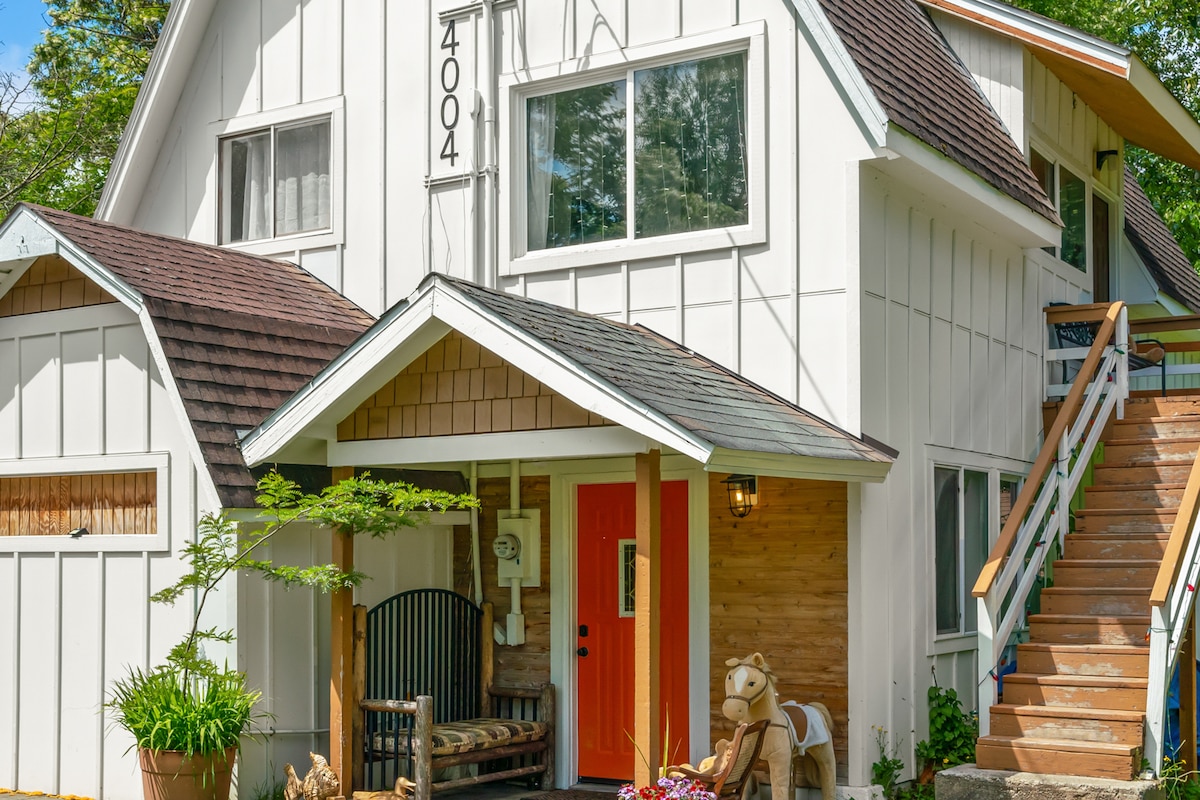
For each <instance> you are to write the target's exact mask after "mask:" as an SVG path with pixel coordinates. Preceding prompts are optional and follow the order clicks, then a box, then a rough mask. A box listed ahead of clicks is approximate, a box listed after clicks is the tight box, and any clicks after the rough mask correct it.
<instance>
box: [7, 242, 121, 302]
mask: <svg viewBox="0 0 1200 800" xmlns="http://www.w3.org/2000/svg"><path fill="white" fill-rule="evenodd" d="M115 302H116V299H115V298H114V297H113V296H112V295H110V294H109V293H108V292H106V291H104V290H103V289H101V288H100V286H99V285H98V284H96V283H95V282H93V281H92V280H91V279H90V278H87V277H86V276H84V274H83V273H82V272H80V271H79V270H77V269H75V267H73V266H71V265H70V264H69V263H68V262H67V260H66V259H65V258H63V257H62V256H57V255H49V256H42V257H41V258H39V259H38V260H37V261H34V262H33V264H31V265H30V267H29V269H27V270H25V274H24V275H22V276H21V277H20V278H18V279H17V282H16V283H14V284H13V286H12V288H11V289H9V290H8V292H7V293H6V294H5V295H4V296H3V297H0V317H15V316H17V315H19V314H37V313H39V312H41V311H61V310H62V309H64V308H81V307H83V306H96V305H100V304H102V303H115Z"/></svg>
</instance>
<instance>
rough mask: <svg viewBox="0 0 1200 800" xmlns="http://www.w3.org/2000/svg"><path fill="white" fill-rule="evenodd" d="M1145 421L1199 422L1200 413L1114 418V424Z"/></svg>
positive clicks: (1137, 423)
mask: <svg viewBox="0 0 1200 800" xmlns="http://www.w3.org/2000/svg"><path fill="white" fill-rule="evenodd" d="M1147 422H1200V414H1176V415H1174V416H1169V417H1164V416H1157V417H1134V418H1132V419H1115V420H1113V424H1114V425H1144V424H1145V423H1147Z"/></svg>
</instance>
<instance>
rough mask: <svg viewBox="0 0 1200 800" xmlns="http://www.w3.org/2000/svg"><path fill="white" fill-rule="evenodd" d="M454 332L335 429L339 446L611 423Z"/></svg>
mask: <svg viewBox="0 0 1200 800" xmlns="http://www.w3.org/2000/svg"><path fill="white" fill-rule="evenodd" d="M610 424H612V423H610V422H608V421H607V420H606V419H604V418H603V417H601V416H598V415H596V414H592V413H589V412H588V411H586V410H584V409H583V408H580V407H579V406H577V405H576V404H575V403H572V402H571V401H570V400H568V399H567V398H565V397H563V396H562V395H560V394H557V393H556V392H553V391H551V390H550V389H549V388H548V387H546V386H544V385H542V384H541V383H540V382H538V381H536V380H534V379H533V378H531V377H529V376H528V375H526V374H525V373H523V372H521V370H519V369H517V368H516V367H514V366H512V365H510V364H509V363H507V362H506V361H504V360H503V359H502V358H500V357H499V356H497V355H496V354H495V353H492V352H491V351H489V350H488V349H487V348H485V347H481V346H480V345H479V344H478V343H476V342H474V341H472V340H471V339H467V338H465V337H463V336H461V335H459V334H458V333H456V332H451V333H449V334H447V335H446V336H445V337H443V338H442V340H441V341H439V342H438V343H437V344H435V345H433V347H431V348H429V349H428V350H427V351H426V352H425V353H424V354H422V355H421V356H420V357H419V358H417V359H416V360H415V361H413V363H411V364H409V365H408V366H407V367H406V368H405V369H404V371H403V372H401V373H400V374H399V375H397V376H396V378H395V379H394V380H391V381H389V382H388V383H387V384H386V385H385V386H384V387H383V388H382V389H380V390H379V391H378V392H376V393H375V395H374V396H373V397H371V398H370V399H369V400H367V401H366V402H365V403H363V404H362V405H361V406H359V407H358V409H357V410H355V412H354V413H353V414H351V415H350V416H348V417H346V419H344V420H342V422H341V424H339V425H338V428H337V437H338V441H340V442H356V441H363V440H366V439H407V438H411V437H416V436H450V435H454V434H468V433H501V432H507V431H530V430H551V429H556V428H585V427H594V426H600V425H610Z"/></svg>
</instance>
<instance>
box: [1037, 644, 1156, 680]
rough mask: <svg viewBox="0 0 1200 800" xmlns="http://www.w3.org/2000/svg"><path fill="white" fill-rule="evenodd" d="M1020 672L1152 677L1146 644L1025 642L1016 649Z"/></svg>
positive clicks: (1110, 676) (1148, 650)
mask: <svg viewBox="0 0 1200 800" xmlns="http://www.w3.org/2000/svg"><path fill="white" fill-rule="evenodd" d="M1017 669H1019V670H1020V671H1021V672H1022V673H1025V674H1038V675H1093V676H1102V677H1108V678H1145V677H1146V676H1148V675H1149V674H1150V648H1149V646H1148V645H1147V644H1146V643H1145V642H1142V643H1141V644H1136V645H1103V644H1049V643H1046V642H1026V643H1025V644H1019V645H1017Z"/></svg>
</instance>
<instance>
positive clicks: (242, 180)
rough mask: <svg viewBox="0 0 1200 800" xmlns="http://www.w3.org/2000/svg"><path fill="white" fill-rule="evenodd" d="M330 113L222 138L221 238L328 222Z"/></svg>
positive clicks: (305, 229) (302, 229) (310, 228)
mask: <svg viewBox="0 0 1200 800" xmlns="http://www.w3.org/2000/svg"><path fill="white" fill-rule="evenodd" d="M330 135H331V134H330V121H329V119H328V118H325V119H319V120H310V121H307V122H300V123H294V124H288V125H276V126H272V127H270V128H267V129H265V130H258V131H254V132H252V133H247V134H242V135H238V136H231V137H228V138H226V139H223V140H221V188H222V192H221V217H222V232H221V241H222V243H225V244H233V243H237V242H253V241H259V240H263V239H273V238H277V237H280V236H288V235H292V234H300V233H310V232H314V231H324V230H329V229H330V228H331V226H332V213H331V208H332V186H331V176H330V172H331V168H330V164H331V147H330Z"/></svg>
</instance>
